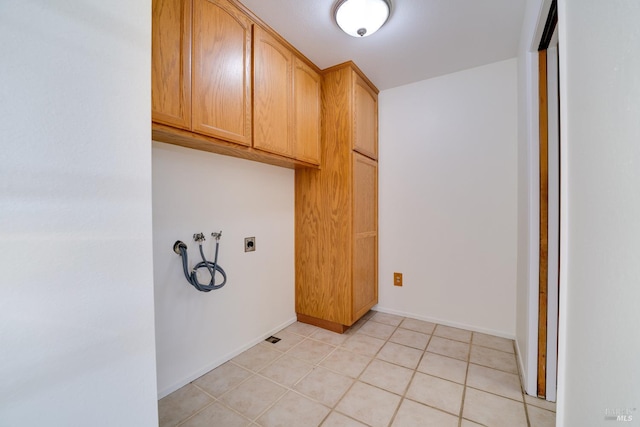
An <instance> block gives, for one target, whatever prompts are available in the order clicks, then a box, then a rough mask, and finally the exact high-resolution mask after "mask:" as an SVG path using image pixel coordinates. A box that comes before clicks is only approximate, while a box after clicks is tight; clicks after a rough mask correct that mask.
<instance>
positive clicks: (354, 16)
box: [334, 0, 391, 37]
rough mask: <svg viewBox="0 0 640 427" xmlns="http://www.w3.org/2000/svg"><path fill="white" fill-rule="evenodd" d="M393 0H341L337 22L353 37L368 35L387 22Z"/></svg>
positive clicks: (336, 8) (335, 13)
mask: <svg viewBox="0 0 640 427" xmlns="http://www.w3.org/2000/svg"><path fill="white" fill-rule="evenodd" d="M390 12H391V0H340V1H339V2H338V3H337V4H336V7H335V10H334V16H335V19H336V23H337V24H338V26H339V27H340V28H341V29H342V31H344V32H345V33H347V34H349V35H350V36H353V37H367V36H370V35H371V34H373V33H375V32H376V31H378V30H379V29H380V27H382V26H383V25H384V23H385V22H387V19H388V18H389V13H390Z"/></svg>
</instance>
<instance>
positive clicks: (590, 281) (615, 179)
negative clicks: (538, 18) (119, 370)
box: [558, 0, 640, 426]
mask: <svg viewBox="0 0 640 427" xmlns="http://www.w3.org/2000/svg"><path fill="white" fill-rule="evenodd" d="M638 22H640V3H638V2H637V1H635V0H629V1H623V0H620V1H614V2H602V1H596V0H590V1H584V0H565V1H561V2H560V4H559V28H560V38H559V40H560V44H559V46H560V81H561V94H560V102H561V104H560V106H561V120H560V121H561V132H562V133H561V140H562V142H561V144H563V145H562V158H563V159H564V160H563V164H562V171H563V174H564V175H563V177H562V181H563V182H562V187H561V192H562V200H563V201H564V202H566V204H565V205H564V206H565V209H563V211H562V214H561V229H562V230H563V231H562V235H561V251H562V253H561V260H562V263H561V268H560V271H561V287H560V292H561V294H560V341H559V381H558V404H559V405H558V425H559V426H587V425H605V424H606V425H609V424H616V423H615V422H606V421H605V420H604V419H605V414H606V411H607V409H608V410H611V411H615V410H616V409H619V410H622V411H623V412H624V411H626V410H629V411H630V414H629V415H630V416H631V417H632V421H631V422H626V423H622V424H624V425H629V426H637V425H640V412H639V411H638V408H640V369H638V361H639V360H640V335H639V332H638V325H640V310H639V309H638V308H639V305H640V286H639V278H640V262H639V261H638V260H639V254H640V221H639V220H638V218H640V78H639V76H640V44H639V41H640V26H639V25H638ZM618 424H620V423H618Z"/></svg>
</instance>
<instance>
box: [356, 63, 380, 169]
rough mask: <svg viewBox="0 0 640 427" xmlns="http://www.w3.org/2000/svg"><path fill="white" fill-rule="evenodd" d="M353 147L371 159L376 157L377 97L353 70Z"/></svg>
mask: <svg viewBox="0 0 640 427" xmlns="http://www.w3.org/2000/svg"><path fill="white" fill-rule="evenodd" d="M353 78H354V86H353V104H354V109H353V126H354V127H353V149H354V150H355V151H357V152H359V153H361V154H364V155H365V156H367V157H369V158H371V159H377V158H378V97H377V95H376V93H375V92H374V91H373V90H372V89H371V88H370V87H369V85H368V84H367V83H366V82H365V81H364V80H363V79H362V77H360V76H359V75H358V74H357V73H356V72H353Z"/></svg>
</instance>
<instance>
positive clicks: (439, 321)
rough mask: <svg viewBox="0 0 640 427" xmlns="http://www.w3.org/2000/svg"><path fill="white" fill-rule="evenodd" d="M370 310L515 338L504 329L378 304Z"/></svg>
mask: <svg viewBox="0 0 640 427" xmlns="http://www.w3.org/2000/svg"><path fill="white" fill-rule="evenodd" d="M372 310H375V311H379V312H382V313H387V314H395V315H396V316H402V317H409V318H411V319H416V320H424V321H426V322H431V323H437V324H439V325H444V326H451V327H452V328H460V329H466V330H468V331H473V332H479V333H482V334H487V335H494V336H496V337H502V338H507V339H510V340H514V341H515V340H516V336H515V334H510V333H507V332H504V331H496V330H493V329H488V328H479V327H478V326H475V325H467V324H465V323H458V322H452V321H450V320H446V319H438V318H435V317H428V316H420V315H418V314H415V313H408V312H405V311H398V310H392V309H389V308H385V307H380V306H379V305H376V306H374V307H373V308H372Z"/></svg>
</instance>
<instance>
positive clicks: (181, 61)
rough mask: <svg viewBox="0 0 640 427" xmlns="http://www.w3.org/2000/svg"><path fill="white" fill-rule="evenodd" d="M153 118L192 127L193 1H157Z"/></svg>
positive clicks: (153, 33) (153, 32)
mask: <svg viewBox="0 0 640 427" xmlns="http://www.w3.org/2000/svg"><path fill="white" fill-rule="evenodd" d="M152 17H153V18H152V23H153V25H152V28H151V51H152V53H151V86H152V90H151V117H152V120H153V121H154V122H157V123H163V124H166V125H170V126H175V127H178V128H182V129H190V128H191V0H153V9H152Z"/></svg>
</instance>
